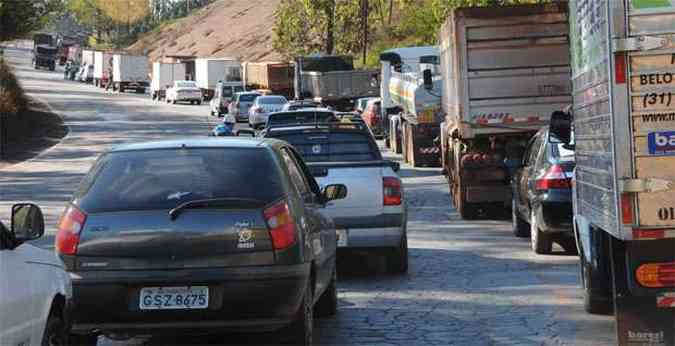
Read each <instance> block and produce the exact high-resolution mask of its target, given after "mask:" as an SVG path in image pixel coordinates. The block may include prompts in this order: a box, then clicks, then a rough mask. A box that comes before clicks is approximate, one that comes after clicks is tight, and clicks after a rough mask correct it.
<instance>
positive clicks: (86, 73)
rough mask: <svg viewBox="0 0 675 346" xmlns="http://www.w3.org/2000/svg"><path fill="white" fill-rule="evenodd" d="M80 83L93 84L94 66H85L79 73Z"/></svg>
mask: <svg viewBox="0 0 675 346" xmlns="http://www.w3.org/2000/svg"><path fill="white" fill-rule="evenodd" d="M78 79H79V80H80V82H86V83H91V81H93V80H94V65H89V64H85V65H84V66H82V68H81V69H80V71H79V72H78Z"/></svg>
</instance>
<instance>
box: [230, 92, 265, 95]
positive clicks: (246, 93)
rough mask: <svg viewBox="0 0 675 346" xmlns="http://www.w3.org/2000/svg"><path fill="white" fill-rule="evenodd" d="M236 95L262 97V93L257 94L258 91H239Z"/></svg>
mask: <svg viewBox="0 0 675 346" xmlns="http://www.w3.org/2000/svg"><path fill="white" fill-rule="evenodd" d="M234 94H235V95H258V96H262V94H261V93H259V92H256V91H237V92H236V93H234Z"/></svg>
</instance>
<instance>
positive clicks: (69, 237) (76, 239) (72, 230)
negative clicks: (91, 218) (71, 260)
mask: <svg viewBox="0 0 675 346" xmlns="http://www.w3.org/2000/svg"><path fill="white" fill-rule="evenodd" d="M86 221H87V214H85V213H84V212H82V211H81V210H80V209H78V208H77V207H75V206H69V207H68V208H67V209H66V210H65V211H64V212H63V215H62V216H61V220H60V221H59V226H58V230H57V232H56V241H55V244H54V245H55V247H56V251H57V252H58V253H60V254H62V255H71V256H72V255H75V254H77V246H78V245H79V244H80V233H81V232H82V229H83V228H84V223H85V222H86Z"/></svg>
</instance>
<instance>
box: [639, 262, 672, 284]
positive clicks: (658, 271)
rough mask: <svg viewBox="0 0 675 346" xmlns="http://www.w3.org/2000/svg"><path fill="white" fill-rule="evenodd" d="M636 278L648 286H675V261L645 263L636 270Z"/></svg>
mask: <svg viewBox="0 0 675 346" xmlns="http://www.w3.org/2000/svg"><path fill="white" fill-rule="evenodd" d="M635 278H636V280H637V282H638V283H639V284H640V285H642V286H644V287H648V288H661V287H675V262H667V263H648V264H643V265H641V266H639V267H638V268H637V269H636V270H635Z"/></svg>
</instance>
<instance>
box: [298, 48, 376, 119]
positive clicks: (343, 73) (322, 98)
mask: <svg viewBox="0 0 675 346" xmlns="http://www.w3.org/2000/svg"><path fill="white" fill-rule="evenodd" d="M379 75H380V74H379V71H377V70H355V69H354V63H353V59H352V57H350V56H329V55H314V56H305V57H298V58H297V59H296V61H295V74H294V78H293V81H294V89H295V98H296V99H299V100H301V99H305V98H310V99H313V100H315V101H318V102H322V103H324V104H326V105H330V106H333V107H335V108H336V109H338V110H351V109H352V108H353V107H354V101H355V100H356V99H358V98H361V97H369V96H377V95H378V94H379V91H380V90H379V88H380V80H379V78H380V76H379Z"/></svg>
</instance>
